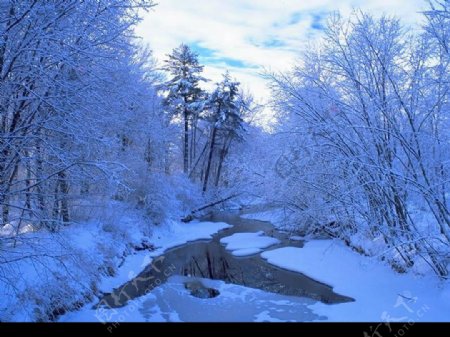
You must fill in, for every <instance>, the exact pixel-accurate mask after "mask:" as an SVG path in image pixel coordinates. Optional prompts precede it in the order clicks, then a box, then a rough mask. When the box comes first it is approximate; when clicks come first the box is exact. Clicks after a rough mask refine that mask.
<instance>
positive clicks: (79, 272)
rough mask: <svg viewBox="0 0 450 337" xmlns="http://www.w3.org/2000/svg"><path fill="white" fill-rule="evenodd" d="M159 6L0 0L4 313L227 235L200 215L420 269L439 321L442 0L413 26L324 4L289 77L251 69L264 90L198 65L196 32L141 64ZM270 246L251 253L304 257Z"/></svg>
mask: <svg viewBox="0 0 450 337" xmlns="http://www.w3.org/2000/svg"><path fill="white" fill-rule="evenodd" d="M159 6H160V5H159V4H157V3H156V2H154V1H153V0H95V1H94V0H93V1H78V0H53V1H40V0H23V1H22V0H20V1H19V0H5V1H1V2H0V210H1V215H0V299H1V301H0V321H57V320H59V319H60V318H61V317H64V315H65V314H67V313H70V312H77V311H79V310H80V309H82V308H84V307H85V306H86V305H87V304H89V303H97V302H98V301H99V299H101V298H103V297H104V296H105V294H109V293H112V289H117V287H118V286H119V285H120V284H123V283H125V282H126V281H128V280H130V278H131V277H135V276H136V275H138V274H139V273H140V271H141V270H142V269H144V267H145V265H147V264H148V263H149V262H150V260H151V259H154V258H155V257H156V256H158V254H159V255H161V254H163V253H164V252H165V249H168V248H170V247H175V246H177V245H181V244H185V243H186V242H187V241H194V240H196V239H207V238H211V237H212V235H216V234H215V233H216V232H218V231H219V230H223V228H226V224H225V225H224V226H223V227H220V228H219V227H217V226H219V225H217V224H220V223H222V222H223V223H227V224H228V222H227V221H225V220H223V219H222V220H221V221H222V222H216V225H214V223H215V222H214V221H213V220H211V219H210V218H209V217H211V216H212V214H213V215H214V214H216V213H217V214H218V213H220V214H222V213H226V214H231V213H233V214H235V213H236V214H237V213H239V212H240V213H239V214H253V217H250V216H249V217H247V218H248V219H250V218H252V219H259V220H264V221H270V222H271V223H272V224H273V226H274V228H275V229H272V230H271V231H281V232H282V233H287V234H286V235H288V237H289V240H290V241H292V240H294V239H292V238H294V237H295V238H301V240H304V241H305V242H306V244H305V251H304V252H305V254H306V248H307V247H308V245H311V246H312V245H313V244H315V243H313V241H320V242H319V243H318V245H320V244H321V242H322V241H327V242H335V243H336V245H338V247H340V248H339V249H342V250H345V252H351V254H355V256H357V258H358V259H365V260H364V261H368V262H367V263H368V264H372V263H373V264H376V265H377V266H378V265H382V266H383V268H385V269H383V270H384V271H385V272H386V273H387V274H389V275H391V274H390V273H392V275H393V276H392V277H409V276H410V277H411V280H412V279H414V280H418V281H416V282H422V281H423V282H425V283H427V282H428V283H427V284H431V282H434V283H433V286H431V285H430V287H431V288H433V289H434V288H435V289H436V291H438V289H440V290H439V291H442V293H439V294H438V295H436V298H434V297H426V296H428V295H423V296H424V297H426V298H427V301H428V302H427V303H428V305H429V306H430V307H431V308H433V305H434V307H436V308H440V309H439V310H440V315H443V316H439V315H438V316H433V315H432V314H430V315H429V316H426V317H425V318H424V319H425V320H435V319H436V320H442V317H444V320H448V317H450V316H448V314H450V311H448V310H450V307H449V306H448V302H449V301H448V299H449V298H450V283H449V281H448V279H449V271H450V269H449V268H450V200H449V199H450V160H449V158H450V133H449V130H450V118H449V117H450V100H449V98H450V92H449V91H450V2H449V1H448V0H430V1H429V2H425V1H424V3H423V6H424V8H426V10H423V11H421V12H420V15H421V20H422V22H421V23H420V27H419V28H418V29H409V28H408V26H407V25H405V24H404V23H403V20H402V18H399V17H396V16H394V15H389V14H384V15H374V14H372V13H370V12H367V11H364V10H362V9H361V10H359V9H355V10H353V11H352V13H351V14H350V15H342V14H339V13H338V12H333V13H331V14H329V15H328V16H327V18H326V25H325V27H324V28H323V32H321V38H320V39H318V40H314V41H310V46H309V48H307V49H306V50H296V51H295V53H296V55H297V61H296V62H293V63H292V64H289V69H290V70H289V71H284V70H277V69H269V70H264V71H261V73H260V76H261V77H262V78H263V79H264V81H265V83H266V85H267V87H268V88H269V90H270V93H271V96H270V97H266V99H265V100H261V99H259V96H257V95H255V94H254V93H253V92H252V91H251V88H250V90H249V89H248V88H247V87H246V86H244V85H242V83H241V82H240V80H239V79H237V78H236V77H235V75H234V74H233V71H232V69H230V70H229V71H228V70H226V71H224V72H223V73H222V75H221V77H220V78H219V79H218V80H217V79H212V78H208V77H207V76H206V75H205V71H204V69H205V67H206V68H207V67H208V65H205V64H202V56H201V53H200V55H199V52H198V51H196V50H195V48H192V47H191V45H190V42H192V41H182V42H181V43H180V44H178V45H173V46H172V50H171V52H170V53H169V54H167V55H166V57H165V58H164V59H158V58H157V57H155V55H154V51H153V50H152V46H151V45H146V44H144V43H143V42H142V39H141V38H140V37H139V36H137V35H136V33H135V29H136V26H137V25H138V24H139V23H140V22H141V21H142V18H143V15H144V14H145V13H148V12H154V13H155V14H156V15H157V14H158V7H159ZM199 24H201V23H199ZM150 25H151V23H150ZM205 29H207V27H205ZM148 34H152V31H149V32H148ZM265 109H266V110H267V109H270V111H271V114H272V116H273V119H272V120H271V121H264V119H263V118H262V117H261V115H262V114H263V110H265ZM261 121H262V122H261ZM230 223H231V222H230ZM196 224H198V225H199V226H201V225H202V224H203V225H204V227H205V228H203V227H201V228H202V229H201V230H202V231H203V232H201V231H199V230H198V229H196V228H200V227H195V225H196ZM208 224H209V227H208ZM235 227H236V228H237V225H235ZM199 233H200V234H199ZM241 234H243V233H241ZM202 235H203V236H202ZM205 235H206V236H205ZM233 235H238V234H233ZM258 235H262V234H258ZM264 235H268V236H271V235H269V231H265V232H264ZM283 235H284V234H283ZM230 237H231V236H230ZM175 238H177V240H179V241H180V240H181V241H180V242H178V241H176V240H175ZM261 238H265V236H262V237H261V236H260V239H261ZM273 239H274V240H279V241H280V240H281V241H283V239H280V238H279V237H277V236H276V235H275V236H273ZM158 240H159V241H158ZM242 240H243V241H246V240H247V241H249V242H250V241H252V240H254V241H252V242H253V243H254V244H256V242H257V241H258V240H259V239H256V238H254V237H253V236H249V237H248V239H244V237H243V239H242ZM175 241H176V242H178V243H177V244H175V243H174V242H175ZM308 241H311V243H309V242H308ZM167 242H170V244H169V243H167ZM220 242H221V243H223V242H227V241H226V240H224V239H223V238H222V239H220ZM228 242H231V243H229V244H230V245H231V244H232V243H233V242H232V241H230V240H228ZM267 242H269V241H267ZM273 242H275V241H273ZM283 242H284V241H283ZM268 245H270V244H269V243H268ZM158 247H162V248H161V249H160V250H159V251H157V253H156V252H153V253H154V255H151V254H153V253H151V252H152V251H153V250H154V249H157V248H158ZM250 247H251V246H245V247H244V246H242V247H241V248H242V249H244V250H245V249H249V248H250ZM255 247H256V246H255ZM255 247H253V248H255ZM258 247H259V246H258ZM258 247H256V249H259V251H258V253H259V252H261V251H262V250H263V249H265V247H262V246H261V247H259V248H258ZM227 249H228V248H227ZM281 249H285V248H280V250H281ZM296 249H297V248H296ZM298 249H301V248H298ZM311 249H312V248H311ZM142 251H143V252H144V253H145V252H147V253H148V252H150V255H148V256H150V257H147V258H146V259H147V260H145V261H146V262H147V263H145V264H144V262H142V258H143V256H144V255H136V252H142ZM272 252H273V251H269V250H267V251H265V252H263V253H262V254H261V256H262V257H263V258H267V259H268V262H269V263H271V262H270V261H271V259H274V260H277V258H278V259H279V260H280V262H279V263H278V264H277V265H278V266H280V267H281V268H286V269H290V270H294V269H295V268H297V267H295V266H296V265H297V264H298V265H300V266H301V263H302V258H300V257H301V256H300V255H299V257H298V259H297V258H296V257H295V254H294V255H292V256H291V255H289V256H285V257H283V256H284V255H283V256H281V255H277V256H275V255H274V254H273V256H270V258H269V255H270V253H272ZM241 253H242V254H244V253H245V252H241ZM265 254H266V255H265ZM348 254H350V253H348ZM234 255H236V256H238V255H237V254H234ZM133 256H135V257H136V256H139V259H140V260H139V261H137V262H136V261H135V264H134V265H133V266H132V267H130V268H129V269H128V270H122V271H121V267H122V265H123V266H129V264H128V263H129V262H127V261H129V260H128V259H129V258H130V257H133ZM146 256H147V255H146ZM302 256H303V255H302ZM307 256H308V255H307ZM352 256H353V255H352ZM355 258H356V257H355ZM149 259H150V260H149ZM291 260H293V261H292V264H290V263H291V262H289V261H291ZM130 261H131V260H130ZM205 261H206V260H205ZM130 263H131V262H130ZM208 263H209V260H208ZM283 263H284V267H283ZM286 264H288V265H289V266H291V265H294V267H289V266H287V265H286ZM292 268H294V269H292ZM298 268H300V269H301V267H298ZM305 268H306V267H305ZM311 268H313V269H314V268H316V269H317V268H326V267H324V266H315V267H311ZM355 268H356V267H355ZM377 268H378V267H377ZM380 268H381V267H380ZM380 270H381V269H380ZM130 271H132V274H133V275H131V274H130V273H131V272H130ZM297 271H299V272H302V273H305V272H304V270H303V269H301V270H297ZM306 274H307V273H306ZM130 275H131V276H130ZM183 275H185V276H186V275H187V274H186V273H185V274H183ZM307 275H308V274H307ZM321 275H322V274H320V275H319V276H318V278H319V279H320V277H321ZM378 275H380V274H378ZM405 275H406V276H405ZM202 277H203V278H205V277H206V276H204V275H202ZM372 277H374V278H376V277H377V276H376V274H373V276H372ZM378 277H379V278H382V276H378ZM389 277H390V276H389ZM207 278H210V279H214V280H215V279H221V280H224V281H227V280H225V279H224V278H223V277H213V275H212V274H211V273H210V277H207ZM313 278H314V277H313ZM114 279H115V284H114V285H112V284H113V283H114V282H113V281H111V280H114ZM315 279H317V278H315ZM105 280H107V281H105ZM108 280H110V281H108ZM421 280H422V281H421ZM430 280H431V281H430ZM326 281H327V280H326ZM105 282H106V283H108V282H110V283H111V286H110V289H109V290H107V288H108V287H107V286H105V284H106V283H105ZM236 282H237V281H236ZM236 282H231V281H230V283H233V284H235V283H236ZM330 282H331V281H330ZM408 282H410V279H408V280H407V281H404V283H403V284H408V285H407V286H405V288H408V287H409V288H408V289H415V288H411V287H413V286H411V284H413V283H408ZM411 282H413V281H411ZM400 283H401V282H400ZM425 283H424V284H425ZM108 284H109V283H108ZM331 284H332V285H334V284H333V282H331ZM186 287H187V286H186ZM211 287H212V288H213V286H211ZM211 287H210V288H207V289H211ZM222 287H224V286H223V285H222ZM417 287H418V288H417V289H422V288H420V287H419V286H417ZM187 288H188V287H187ZM253 288H254V287H253ZM152 289H153V288H152ZM221 289H222V288H221ZM264 290H267V289H264ZM337 290H339V287H336V291H337ZM221 291H222V290H221ZM230 291H231V290H230ZM267 291H268V292H275V293H276V291H271V290H267ZM398 291H399V290H397V289H396V290H395V291H394V293H395V294H398ZM340 292H341V293H342V294H343V295H346V293H345V291H342V290H340ZM433 294H434V293H433ZM285 295H286V294H285ZM350 295H351V296H350ZM413 295H415V294H413ZM167 296H170V294H169V295H167ZM255 296H256V295H255ZM258 296H259V295H258ZM261 296H262V295H261ZM349 296H350V297H353V298H356V303H359V302H358V297H357V296H358V295H357V294H356V295H353V294H351V293H349ZM418 296H419V297H420V296H421V294H418ZM430 296H432V295H430ZM168 298H169V297H168ZM389 301H394V302H395V298H394V300H392V299H389ZM432 301H435V302H432ZM446 303H447V304H446ZM385 306H387V307H388V308H390V307H391V306H392V305H391V303H390V302H389V303H388V304H385ZM91 307H92V305H91ZM383 308H384V307H383ZM436 310H437V309H436ZM446 310H447V311H446ZM380 311H383V310H380ZM383 312H385V310H384V311H383ZM97 314H98V312H97ZM321 314H323V315H325V316H327V313H326V312H325V314H324V313H322V312H321ZM380 314H382V313H381V312H377V313H375V314H374V316H371V317H369V320H371V321H374V320H375V321H376V320H380V319H381V320H384V318H383V316H380ZM377 315H378V316H377ZM446 315H447V316H446ZM164 317H165V316H164ZM170 317H172V316H170ZM180 317H181V316H180ZM258 317H260V316H258ZM333 317H338V318H336V320H342V317H341V316H330V319H331V320H334V319H333ZM445 317H447V318H446V319H445ZM69 318H70V317H69ZM69 318H68V319H69ZM97 318H98V316H97ZM147 318H148V317H147ZM172 318H173V317H172ZM172 318H171V319H172ZM70 319H71V320H84V319H85V316H75V317H74V318H70ZM135 319H137V318H136V317H128V316H127V320H132V321H133V320H135ZM171 319H170V320H171ZM353 319H356V320H359V319H358V317H357V316H347V318H346V319H345V318H344V320H353ZM416 319H417V320H420V319H419V318H417V317H416ZM96 320H97V321H98V320H99V319H96ZM150 320H151V319H150ZM300 320H302V319H300ZM94 321H95V319H94ZM269 321H270V319H269ZM372 335H373V334H372ZM368 336H369V335H368Z"/></svg>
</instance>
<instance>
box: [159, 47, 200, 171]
mask: <svg viewBox="0 0 450 337" xmlns="http://www.w3.org/2000/svg"><path fill="white" fill-rule="evenodd" d="M165 63H166V64H165V66H164V70H166V71H167V72H168V73H169V75H170V79H169V80H168V81H167V82H166V83H164V85H162V86H161V88H162V90H163V91H165V92H166V98H165V100H164V105H165V106H166V108H167V112H168V114H169V115H170V116H172V117H178V118H181V119H182V123H183V171H184V173H188V172H189V168H190V166H191V165H192V161H193V160H194V149H195V144H196V140H195V137H196V126H197V120H198V115H199V113H200V112H201V111H202V110H203V107H204V99H205V95H204V92H203V90H202V89H201V88H200V86H199V84H200V82H202V81H205V79H204V78H203V77H202V76H201V73H202V71H203V66H202V65H200V64H199V62H198V55H197V54H196V53H194V52H193V51H192V50H191V49H190V48H189V46H187V45H185V44H181V45H180V46H179V47H177V48H175V49H174V50H173V51H172V54H170V55H168V59H167V60H166V61H165ZM190 137H191V141H190V140H189V138H190Z"/></svg>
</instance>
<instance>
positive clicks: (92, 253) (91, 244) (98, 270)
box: [0, 202, 231, 322]
mask: <svg viewBox="0 0 450 337" xmlns="http://www.w3.org/2000/svg"><path fill="white" fill-rule="evenodd" d="M102 212H103V213H99V214H96V215H97V218H99V220H97V221H89V222H84V223H82V222H80V223H78V224H72V225H71V226H68V227H64V228H61V230H60V231H59V232H57V233H49V232H47V231H45V230H42V231H32V230H30V229H28V227H25V226H24V228H25V229H27V230H26V232H24V233H22V234H21V235H19V236H17V237H15V236H11V235H12V234H13V231H14V228H13V227H12V226H6V228H5V227H3V228H1V233H0V248H2V249H3V252H2V254H3V255H2V256H1V258H2V259H3V260H2V261H7V263H6V264H4V269H3V273H4V274H2V275H0V321H16V322H22V321H36V320H38V319H39V320H47V319H48V312H49V311H50V312H51V310H53V309H54V308H61V307H63V308H66V309H67V310H69V311H70V310H74V307H73V305H74V303H76V302H82V303H84V302H86V301H87V299H88V298H89V297H90V298H91V299H93V294H94V293H98V290H100V291H103V292H110V291H111V290H112V289H114V288H116V287H118V286H120V285H121V284H123V283H125V282H127V281H128V280H130V279H131V278H133V277H134V276H136V275H137V274H139V273H140V272H141V271H142V270H143V269H144V268H145V266H146V265H147V264H149V263H151V261H152V258H153V257H155V256H159V255H161V253H162V252H164V251H165V250H166V249H169V248H172V247H175V246H178V245H182V244H184V243H186V242H189V241H195V240H203V239H210V238H211V237H212V235H213V234H215V233H217V232H218V231H220V230H221V229H224V228H228V227H231V226H230V225H229V224H226V223H223V222H222V223H219V222H198V221H192V222H190V223H181V222H175V221H172V220H167V221H166V222H164V223H162V224H160V225H159V226H155V225H154V224H152V223H151V222H149V220H148V217H146V216H145V214H144V212H143V211H141V210H137V209H135V208H133V207H130V206H128V205H126V204H124V203H120V202H111V204H110V205H109V207H107V208H106V209H103V210H102ZM143 242H147V243H151V244H153V245H154V246H155V248H156V249H155V250H153V251H148V250H142V251H138V252H137V251H135V249H134V248H133V246H140V245H141V244H142V243H143ZM2 261H0V262H2ZM111 274H112V276H111Z"/></svg>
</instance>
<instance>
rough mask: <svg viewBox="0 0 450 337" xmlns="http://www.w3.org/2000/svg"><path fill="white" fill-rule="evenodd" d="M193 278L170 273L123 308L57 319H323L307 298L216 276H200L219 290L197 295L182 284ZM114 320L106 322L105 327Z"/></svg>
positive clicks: (89, 310) (86, 310)
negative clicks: (166, 277) (165, 278)
mask: <svg viewBox="0 0 450 337" xmlns="http://www.w3.org/2000/svg"><path fill="white" fill-rule="evenodd" d="M189 280H192V279H191V278H188V277H183V276H171V277H170V278H169V280H168V281H167V282H166V283H164V284H163V285H161V286H159V287H157V288H155V289H153V290H152V291H151V292H150V293H149V294H147V295H145V296H142V297H139V298H136V299H134V300H132V301H130V302H129V303H128V304H127V305H126V306H125V307H122V308H114V309H107V308H100V309H97V310H95V309H93V308H92V306H85V307H84V308H83V309H82V310H81V311H77V312H71V313H68V314H66V315H64V316H62V317H61V318H60V320H59V321H60V322H73V321H78V322H79V321H82V322H102V323H109V322H251V321H256V322H286V321H292V322H301V321H313V320H323V319H325V317H323V316H319V315H316V314H314V313H313V312H312V310H311V309H309V308H308V305H311V304H312V303H314V301H313V300H311V299H308V298H300V297H292V296H284V295H278V294H273V293H269V292H265V291H262V290H259V289H252V288H247V287H243V286H239V285H234V284H229V283H225V282H223V281H218V280H210V279H198V278H197V279H196V280H200V281H201V282H202V283H203V284H204V285H205V286H207V287H210V288H214V289H217V290H219V292H220V294H219V295H218V296H217V297H214V298H207V299H203V298H197V297H194V296H192V295H191V294H190V292H189V291H188V290H187V289H186V288H185V286H184V282H185V281H189ZM108 328H109V329H113V328H114V326H113V324H105V329H108Z"/></svg>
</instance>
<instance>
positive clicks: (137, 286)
mask: <svg viewBox="0 0 450 337" xmlns="http://www.w3.org/2000/svg"><path fill="white" fill-rule="evenodd" d="M203 220H205V221H222V222H226V223H229V224H231V225H233V227H231V228H228V229H225V230H222V231H220V232H219V233H218V234H216V235H215V236H214V237H213V239H212V240H208V241H196V242H192V243H187V244H184V245H182V246H179V247H175V248H173V249H170V250H168V251H166V252H165V253H164V255H161V256H159V257H157V258H155V259H154V260H153V262H152V264H151V265H149V266H148V267H147V268H146V269H145V270H143V271H142V272H141V273H140V274H139V275H138V276H137V277H135V278H134V279H132V280H130V281H129V282H127V283H125V284H123V285H122V286H121V287H119V288H117V289H115V290H114V291H113V292H112V293H111V294H106V295H105V297H104V298H103V299H102V300H101V301H100V303H99V304H98V305H97V306H107V307H109V308H119V307H123V306H124V305H126V304H127V303H128V301H130V300H133V299H136V298H139V297H141V296H143V295H146V294H148V293H150V292H152V291H153V292H154V290H155V289H158V288H161V287H162V286H163V285H164V284H165V283H166V282H167V280H168V279H170V278H171V277H173V276H174V275H181V276H187V277H185V278H183V279H182V281H181V282H184V287H185V288H186V290H188V291H190V293H191V295H193V296H196V297H200V298H214V297H216V296H218V295H219V294H220V292H219V291H218V290H217V289H214V288H211V287H209V286H208V285H205V283H204V282H202V281H201V280H204V279H212V280H222V281H224V282H226V283H228V284H234V285H240V286H245V287H249V288H256V289H261V290H264V291H266V292H270V293H275V294H281V295H288V296H295V297H302V298H307V299H308V298H309V299H312V300H315V301H321V302H324V303H330V304H332V303H343V302H349V301H353V299H352V298H349V297H347V296H344V295H341V294H337V293H335V292H334V291H333V289H332V287H330V286H328V285H326V284H323V283H320V282H318V281H316V280H313V279H311V278H309V277H307V276H305V275H303V274H300V273H295V272H291V271H288V270H284V269H281V268H278V267H276V266H273V265H271V264H269V263H267V261H265V260H264V259H262V258H261V257H260V256H259V254H257V255H252V256H248V257H236V256H233V255H232V254H231V253H230V252H229V251H227V250H226V249H225V248H224V246H223V245H222V244H221V243H220V239H221V238H223V237H225V236H229V235H232V234H234V233H242V232H257V231H264V233H265V235H267V236H272V237H275V238H277V239H278V240H280V243H279V244H277V245H274V246H272V247H270V248H268V249H266V250H270V249H275V248H280V247H283V246H297V247H301V246H302V245H303V242H302V241H294V240H290V239H289V235H288V234H287V233H283V232H280V231H277V230H276V229H275V228H274V227H273V226H272V224H271V223H269V222H264V221H258V220H250V219H244V218H241V217H240V216H239V215H235V214H230V213H218V214H212V215H210V216H208V217H207V218H205V219H203ZM199 280H200V281H199ZM178 282H180V280H179V279H178Z"/></svg>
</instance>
